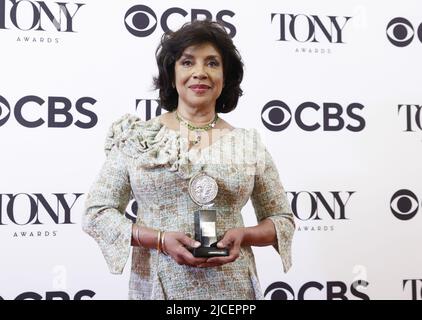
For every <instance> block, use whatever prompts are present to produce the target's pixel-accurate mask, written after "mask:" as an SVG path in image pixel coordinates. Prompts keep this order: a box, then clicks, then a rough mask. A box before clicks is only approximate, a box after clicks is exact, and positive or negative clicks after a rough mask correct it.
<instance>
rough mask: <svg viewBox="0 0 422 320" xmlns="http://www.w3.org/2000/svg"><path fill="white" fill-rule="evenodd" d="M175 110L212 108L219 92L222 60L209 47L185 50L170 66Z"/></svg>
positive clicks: (212, 47) (210, 45) (221, 85)
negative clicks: (176, 100) (176, 106)
mask: <svg viewBox="0 0 422 320" xmlns="http://www.w3.org/2000/svg"><path fill="white" fill-rule="evenodd" d="M174 71H175V85H176V90H177V93H178V94H179V101H178V107H180V106H189V107H196V108H208V107H212V108H215V102H216V100H217V98H218V97H219V96H220V94H221V91H222V90H223V83H224V79H223V59H222V57H221V55H220V53H219V52H218V50H217V49H216V48H215V47H214V46H213V45H212V44H210V43H203V44H198V45H193V46H190V47H187V48H186V49H185V50H184V51H183V54H182V56H181V57H180V59H179V60H177V61H176V63H175V66H174Z"/></svg>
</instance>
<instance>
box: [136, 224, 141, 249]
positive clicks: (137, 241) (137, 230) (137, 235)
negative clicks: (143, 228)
mask: <svg viewBox="0 0 422 320" xmlns="http://www.w3.org/2000/svg"><path fill="white" fill-rule="evenodd" d="M135 235H136V243H137V244H138V247H140V246H141V239H140V238H139V227H138V226H136V230H135Z"/></svg>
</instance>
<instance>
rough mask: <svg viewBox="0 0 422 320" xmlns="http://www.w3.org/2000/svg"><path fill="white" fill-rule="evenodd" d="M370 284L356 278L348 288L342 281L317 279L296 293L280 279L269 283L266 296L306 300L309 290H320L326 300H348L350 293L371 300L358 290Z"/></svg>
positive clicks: (275, 298)
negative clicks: (321, 280)
mask: <svg viewBox="0 0 422 320" xmlns="http://www.w3.org/2000/svg"><path fill="white" fill-rule="evenodd" d="M368 285H369V283H368V282H367V281H365V280H356V281H354V282H352V284H351V285H350V288H349V289H348V286H347V285H346V284H345V283H344V282H342V281H327V283H326V284H325V285H324V284H322V283H319V282H317V281H309V282H306V283H305V284H303V285H302V286H301V287H300V288H299V290H298V292H297V295H296V294H295V291H294V290H293V288H292V287H291V286H290V285H288V284H287V283H285V282H281V281H279V282H274V283H272V284H271V285H269V286H268V288H267V289H266V290H265V293H264V296H265V297H267V298H270V300H305V294H306V293H307V292H308V291H311V292H312V295H313V294H315V292H316V291H320V292H322V293H323V298H324V299H326V300H335V299H341V300H348V299H349V297H348V296H350V295H352V296H354V297H356V298H359V299H362V300H370V299H369V296H368V295H366V294H365V293H363V292H361V291H359V290H358V288H359V287H363V289H366V287H367V286H368ZM349 291H350V293H349ZM311 299H314V298H311Z"/></svg>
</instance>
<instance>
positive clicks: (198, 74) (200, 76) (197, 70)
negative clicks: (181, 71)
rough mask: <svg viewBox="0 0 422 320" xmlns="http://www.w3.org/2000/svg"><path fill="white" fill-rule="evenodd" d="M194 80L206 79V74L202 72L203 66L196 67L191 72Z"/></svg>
mask: <svg viewBox="0 0 422 320" xmlns="http://www.w3.org/2000/svg"><path fill="white" fill-rule="evenodd" d="M192 76H193V78H194V79H199V80H203V79H206V78H207V73H206V72H205V70H204V67H203V66H197V67H196V68H195V69H194V70H193V74H192Z"/></svg>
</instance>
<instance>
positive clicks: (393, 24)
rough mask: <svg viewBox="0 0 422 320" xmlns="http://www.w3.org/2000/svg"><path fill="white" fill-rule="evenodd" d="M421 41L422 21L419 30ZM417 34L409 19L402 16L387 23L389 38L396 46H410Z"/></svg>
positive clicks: (421, 39) (420, 39)
mask: <svg viewBox="0 0 422 320" xmlns="http://www.w3.org/2000/svg"><path fill="white" fill-rule="evenodd" d="M417 35H418V38H419V41H421V42H422V23H421V24H420V25H419V27H418V30H417ZM414 36H415V29H414V28H413V26H412V24H411V23H410V22H409V20H407V19H405V18H401V17H397V18H394V19H393V20H391V21H390V22H389V23H388V25H387V38H388V40H390V42H391V43H392V44H394V45H395V46H396V47H406V46H408V45H409V44H410V43H411V42H412V41H413V38H414Z"/></svg>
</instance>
